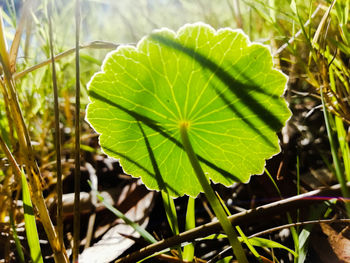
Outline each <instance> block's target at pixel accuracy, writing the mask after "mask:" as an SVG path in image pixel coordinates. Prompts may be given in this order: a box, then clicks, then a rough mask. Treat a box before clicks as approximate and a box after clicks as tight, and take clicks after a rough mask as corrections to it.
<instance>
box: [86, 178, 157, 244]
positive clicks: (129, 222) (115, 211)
mask: <svg viewBox="0 0 350 263" xmlns="http://www.w3.org/2000/svg"><path fill="white" fill-rule="evenodd" d="M89 184H90V187H91V189H92V191H94V192H96V195H97V198H98V199H99V200H100V201H101V202H102V203H103V205H104V206H105V207H106V208H107V209H108V210H109V211H111V212H112V213H113V214H115V215H116V216H117V217H118V218H121V219H122V220H123V221H124V222H125V223H126V224H127V225H129V226H131V227H132V228H133V229H134V230H135V231H136V232H138V233H139V234H140V235H141V236H142V237H143V238H144V239H145V240H146V241H147V242H149V243H151V244H152V243H156V242H157V240H156V239H155V238H154V237H153V236H152V235H151V234H150V233H148V232H147V231H146V230H145V229H143V228H142V227H141V226H140V225H139V224H137V223H135V222H133V221H132V220H131V219H129V218H128V217H127V216H126V215H124V214H123V213H122V212H120V211H119V210H118V209H116V208H115V207H114V206H112V205H111V204H110V203H108V202H107V201H105V200H104V198H103V196H102V195H101V194H100V193H99V192H98V191H97V190H96V189H94V188H93V187H92V184H91V183H90V182H89Z"/></svg>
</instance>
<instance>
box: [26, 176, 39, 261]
mask: <svg viewBox="0 0 350 263" xmlns="http://www.w3.org/2000/svg"><path fill="white" fill-rule="evenodd" d="M21 179H22V194H23V208H24V222H25V226H26V234H27V240H28V245H29V249H30V256H31V258H32V260H33V262H34V263H44V261H43V258H42V255H41V249H40V243H39V235H38V231H37V228H36V222H35V215H34V210H33V206H32V201H31V200H30V193H29V188H28V184H27V179H26V176H25V175H24V173H23V171H22V177H21Z"/></svg>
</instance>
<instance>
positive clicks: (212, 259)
mask: <svg viewBox="0 0 350 263" xmlns="http://www.w3.org/2000/svg"><path fill="white" fill-rule="evenodd" d="M322 223H323V224H324V223H350V219H323V220H310V221H304V222H297V223H292V224H286V225H282V226H277V227H273V228H270V229H267V230H264V231H261V232H258V233H255V234H253V235H251V236H249V237H248V238H253V237H258V236H263V235H266V234H270V233H272V232H275V231H278V230H282V229H285V228H291V227H297V226H306V225H312V224H322ZM230 249H231V248H230V247H228V248H225V249H224V250H222V251H220V253H219V254H217V255H216V256H215V257H213V258H211V259H210V260H209V261H208V262H207V263H213V262H216V260H218V259H220V258H222V256H223V255H224V254H225V253H226V252H227V251H229V250H230Z"/></svg>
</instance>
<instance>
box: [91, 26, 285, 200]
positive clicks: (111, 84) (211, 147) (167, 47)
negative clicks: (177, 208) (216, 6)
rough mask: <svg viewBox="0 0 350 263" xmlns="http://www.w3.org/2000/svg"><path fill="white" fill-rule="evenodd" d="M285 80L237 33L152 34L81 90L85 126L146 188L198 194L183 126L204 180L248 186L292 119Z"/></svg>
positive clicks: (115, 55)
mask: <svg viewBox="0 0 350 263" xmlns="http://www.w3.org/2000/svg"><path fill="white" fill-rule="evenodd" d="M286 81H287V77H286V76H285V75H284V74H282V73H281V72H280V71H278V70H275V69H273V65H272V58H271V53H270V51H269V49H268V48H267V47H265V46H263V45H261V44H252V43H250V42H249V40H248V38H247V37H246V35H245V34H244V33H243V32H242V31H241V30H232V29H229V28H224V29H220V30H218V31H215V30H214V29H213V28H212V27H210V26H208V25H205V24H203V23H196V24H190V25H185V26H183V27H182V28H180V29H179V30H178V31H177V32H173V31H171V30H169V29H160V30H158V31H154V32H153V33H152V34H150V35H148V36H146V37H144V38H143V39H142V40H141V41H140V42H139V43H138V44H137V46H136V47H133V46H130V45H125V46H120V47H119V48H118V49H117V50H116V51H113V52H111V53H110V54H109V55H108V56H107V57H106V59H105V61H104V63H103V66H102V71H101V72H99V73H97V74H95V75H94V76H93V78H92V80H91V82H90V84H89V96H90V100H91V103H90V105H89V106H88V110H87V120H88V121H89V122H90V124H91V125H92V126H93V127H94V129H95V130H96V131H97V132H98V133H100V134H101V136H100V144H101V146H102V149H103V151H104V152H105V153H106V154H108V155H109V156H112V157H114V158H117V159H119V160H120V163H121V165H122V166H123V168H124V170H125V171H126V172H127V173H129V174H131V175H133V176H135V177H141V178H142V181H143V182H144V183H145V185H146V186H147V187H149V188H150V189H157V190H166V191H167V192H168V193H169V194H170V195H172V196H181V195H183V194H189V195H191V196H196V195H197V194H198V193H199V192H200V191H201V187H200V185H199V183H198V181H197V178H196V176H194V174H193V170H192V167H191V165H190V162H189V160H188V158H187V156H186V153H185V152H184V150H183V147H182V144H181V138H180V134H179V127H180V124H181V123H184V122H186V123H187V124H188V126H189V129H188V132H189V137H190V140H191V143H192V146H193V148H194V150H195V152H196V154H197V156H198V159H199V161H200V162H201V164H202V167H203V169H204V171H205V172H206V174H207V176H208V177H209V178H210V179H211V180H213V181H214V182H219V183H222V184H224V185H231V184H232V183H234V182H238V181H240V182H248V180H249V178H250V176H251V175H252V174H260V173H262V172H263V169H264V164H265V159H267V158H270V157H271V156H272V155H274V154H276V153H278V152H279V151H280V147H279V144H278V138H277V136H276V131H279V130H280V129H281V128H282V127H283V125H284V124H285V122H286V120H287V119H288V118H289V116H290V111H289V109H288V107H287V105H286V103H285V101H284V99H283V98H282V97H281V95H282V94H283V92H284V88H285V85H286Z"/></svg>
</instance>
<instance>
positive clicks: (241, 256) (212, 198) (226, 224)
mask: <svg viewBox="0 0 350 263" xmlns="http://www.w3.org/2000/svg"><path fill="white" fill-rule="evenodd" d="M188 126H189V124H188V122H182V123H181V124H180V134H181V140H182V144H183V146H184V149H185V151H186V154H187V156H188V158H189V160H190V162H191V165H192V167H193V170H194V172H195V174H196V176H197V179H198V181H199V183H200V184H201V186H202V189H203V191H204V193H205V195H206V197H207V199H208V201H209V203H210V205H211V207H212V209H213V210H214V213H215V215H216V217H217V218H218V220H219V222H220V224H221V226H222V228H223V230H224V231H225V233H226V234H227V237H228V239H229V242H230V245H231V246H232V249H233V253H234V254H235V256H236V258H237V260H238V262H241V263H248V260H247V258H246V256H245V253H244V251H243V248H242V246H241V243H240V242H239V240H238V237H237V233H236V231H235V230H234V228H233V226H232V225H231V222H230V221H229V220H228V218H227V215H226V213H225V210H224V209H223V208H222V206H221V204H220V201H219V200H218V198H217V197H216V195H215V193H214V191H213V189H212V188H211V186H210V184H209V180H208V179H207V177H206V176H205V174H204V172H203V170H202V167H201V166H200V163H199V161H198V159H197V156H196V154H195V152H194V150H193V148H192V145H191V142H190V139H189V137H188Z"/></svg>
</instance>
